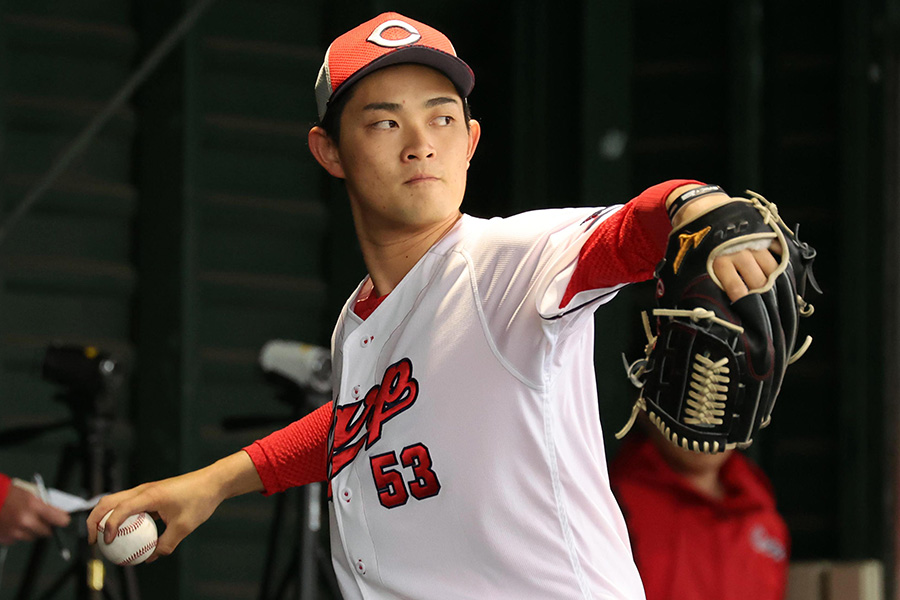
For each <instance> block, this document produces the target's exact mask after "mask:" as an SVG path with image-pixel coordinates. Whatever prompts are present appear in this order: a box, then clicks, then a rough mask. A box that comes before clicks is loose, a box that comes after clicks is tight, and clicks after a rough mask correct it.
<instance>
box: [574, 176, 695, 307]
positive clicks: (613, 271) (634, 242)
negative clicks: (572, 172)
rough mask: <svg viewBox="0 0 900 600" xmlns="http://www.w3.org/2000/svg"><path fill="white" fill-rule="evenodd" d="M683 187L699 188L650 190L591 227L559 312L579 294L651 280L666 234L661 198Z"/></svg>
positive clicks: (669, 185) (674, 183)
mask: <svg viewBox="0 0 900 600" xmlns="http://www.w3.org/2000/svg"><path fill="white" fill-rule="evenodd" d="M689 184H698V185H703V184H702V183H700V182H699V181H694V180H692V179H672V180H669V181H665V182H663V183H660V184H657V185H654V186H653V187H650V188H647V189H646V190H644V191H643V192H642V193H641V194H640V195H639V196H638V197H636V198H634V199H632V200H631V201H630V202H628V203H627V204H626V205H625V206H623V207H622V208H621V209H620V210H618V211H616V212H615V213H614V214H612V215H610V216H609V217H608V218H607V219H606V220H605V221H603V222H602V223H600V224H599V225H597V228H596V229H595V230H594V232H593V233H592V234H591V236H590V237H589V238H588V240H587V241H586V242H585V243H584V245H583V246H582V247H581V252H580V253H579V254H578V264H577V265H576V266H575V271H574V272H573V273H572V278H571V279H570V280H569V285H568V286H567V287H566V292H565V294H564V295H563V298H562V300H561V301H560V304H559V307H560V308H564V307H565V306H566V305H568V303H569V301H570V300H572V298H573V297H574V296H575V295H576V294H578V293H579V292H584V291H587V290H596V289H600V288H606V287H613V286H615V285H618V284H620V283H631V282H634V281H644V280H646V279H649V278H650V277H652V276H653V270H654V269H655V268H656V265H657V264H658V263H659V261H660V260H662V258H663V256H664V255H665V252H666V244H667V242H668V235H669V232H670V231H671V230H672V223H671V222H670V221H669V216H668V214H667V213H666V198H668V197H669V194H671V193H672V192H673V191H674V190H675V189H676V188H679V187H681V186H683V185H689Z"/></svg>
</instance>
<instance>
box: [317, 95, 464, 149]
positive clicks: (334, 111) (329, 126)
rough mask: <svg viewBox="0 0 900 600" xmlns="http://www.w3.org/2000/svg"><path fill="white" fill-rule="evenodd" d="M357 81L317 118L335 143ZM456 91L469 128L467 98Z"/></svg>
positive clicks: (339, 136) (338, 142)
mask: <svg viewBox="0 0 900 600" xmlns="http://www.w3.org/2000/svg"><path fill="white" fill-rule="evenodd" d="M360 81H361V80H360ZM357 83H359V82H358V81H357V82H354V83H352V84H351V85H350V87H349V88H347V90H345V91H344V92H342V93H341V95H340V96H338V98H337V100H335V101H334V102H329V103H328V107H327V108H326V109H325V117H323V118H322V119H320V120H319V123H318V125H319V127H321V128H322V129H324V130H325V133H327V134H328V137H330V138H331V139H332V140H333V141H334V143H335V144H340V142H341V115H343V114H344V108H345V107H346V106H347V103H348V102H350V99H351V98H353V93H354V92H355V91H356V84H357ZM454 87H455V86H454ZM456 93H457V94H459V97H460V98H462V109H463V120H464V121H465V122H466V129H469V120H470V119H471V118H472V111H471V109H470V108H469V99H468V98H463V95H462V94H461V93H460V91H459V89H457V90H456Z"/></svg>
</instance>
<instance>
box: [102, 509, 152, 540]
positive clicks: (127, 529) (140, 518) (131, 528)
mask: <svg viewBox="0 0 900 600" xmlns="http://www.w3.org/2000/svg"><path fill="white" fill-rule="evenodd" d="M136 517H137V518H136V519H135V520H134V522H133V523H132V524H131V525H127V526H126V525H122V526H121V527H119V528H118V529H117V530H116V535H126V534H129V533H133V532H135V531H137V529H138V527H140V526H141V523H143V522H144V513H138V514H137V515H136ZM97 531H99V532H100V533H103V532H105V531H106V527H105V526H104V525H103V524H102V523H97Z"/></svg>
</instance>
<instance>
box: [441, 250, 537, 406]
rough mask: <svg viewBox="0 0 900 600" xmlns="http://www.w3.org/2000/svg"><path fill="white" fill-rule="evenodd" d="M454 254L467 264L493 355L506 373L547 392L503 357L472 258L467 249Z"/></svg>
mask: <svg viewBox="0 0 900 600" xmlns="http://www.w3.org/2000/svg"><path fill="white" fill-rule="evenodd" d="M454 252H456V253H458V254H459V255H460V256H461V257H462V259H463V260H464V261H465V263H466V271H467V272H468V275H469V284H470V285H471V286H472V296H473V298H474V301H475V310H476V312H477V313H478V322H479V324H480V325H481V331H482V333H483V334H484V337H485V340H486V341H487V344H488V347H489V348H490V349H491V354H493V355H494V357H495V358H496V359H497V361H498V362H499V363H500V364H501V365H502V366H503V368H504V369H506V371H507V372H508V373H509V374H510V375H512V376H513V377H515V378H516V379H518V380H519V381H521V382H522V383H523V384H524V385H526V386H528V387H530V388H531V389H533V390H537V391H544V390H546V389H547V386H546V385H544V384H541V383H536V382H534V381H531V380H530V379H529V378H528V377H526V376H525V375H524V374H522V373H521V372H520V371H519V370H518V369H516V368H515V367H514V366H513V365H512V363H510V362H509V360H507V359H506V357H505V356H503V353H502V352H500V349H499V348H498V347H497V344H496V342H495V341H494V336H493V335H492V334H491V330H490V327H488V322H487V317H486V316H485V314H484V307H483V306H482V304H481V294H480V292H479V289H478V280H477V278H476V277H475V265H474V264H473V262H472V257H471V255H470V254H469V253H468V252H467V251H466V250H465V249H462V248H458V249H455V250H454Z"/></svg>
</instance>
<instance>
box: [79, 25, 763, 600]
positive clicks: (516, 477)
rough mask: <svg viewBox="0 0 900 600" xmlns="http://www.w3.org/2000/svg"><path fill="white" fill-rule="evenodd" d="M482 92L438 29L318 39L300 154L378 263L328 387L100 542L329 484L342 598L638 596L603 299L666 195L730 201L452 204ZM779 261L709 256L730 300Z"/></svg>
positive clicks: (682, 186) (386, 29)
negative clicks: (599, 315) (521, 206)
mask: <svg viewBox="0 0 900 600" xmlns="http://www.w3.org/2000/svg"><path fill="white" fill-rule="evenodd" d="M473 86H474V76H473V73H472V71H471V69H470V68H469V67H468V65H466V63H464V62H463V61H462V60H461V59H459V58H458V57H457V55H456V51H455V50H454V48H453V46H452V45H451V43H450V41H449V40H448V39H447V38H446V37H445V36H444V35H443V34H442V33H440V32H438V31H436V30H435V29H433V28H432V27H429V26H428V25H426V24H424V23H420V22H418V21H415V20H413V19H410V18H407V17H404V16H402V15H399V14H396V13H385V14H382V15H380V16H378V17H376V18H374V19H372V20H371V21H368V22H366V23H363V24H362V25H360V26H358V27H356V28H355V29H353V30H351V31H349V32H347V33H345V34H344V35H342V36H340V37H339V38H337V39H336V40H335V41H334V42H333V43H332V44H331V46H330V47H329V49H328V52H327V53H326V56H325V62H324V64H323V66H322V69H321V71H320V74H319V78H318V80H317V82H316V87H315V89H316V99H317V102H318V110H319V119H320V124H319V125H318V126H316V127H313V128H312V129H311V130H310V132H309V147H310V150H311V152H312V154H313V155H314V156H315V158H316V160H317V161H318V162H319V163H320V164H321V165H322V166H323V167H324V168H325V169H326V170H327V171H328V172H329V173H330V174H331V175H333V176H335V177H338V178H341V179H343V180H344V182H345V184H346V189H347V193H348V196H349V199H350V204H351V208H352V214H353V220H354V225H355V228H356V232H357V236H358V240H359V244H360V247H361V249H362V253H363V257H364V259H365V263H366V266H367V268H368V272H369V273H368V276H367V277H366V278H365V279H364V280H363V281H362V282H361V283H360V284H359V286H358V288H357V289H356V290H355V291H354V292H353V293H352V295H351V296H350V298H349V300H348V301H347V303H346V305H345V306H344V308H343V311H342V312H341V315H340V317H339V319H338V322H337V325H336V327H335V330H334V335H333V338H332V358H333V366H334V373H335V376H334V401H333V403H332V404H328V405H326V406H323V407H322V408H320V409H318V410H317V411H315V412H313V413H311V414H310V415H308V416H307V417H305V418H303V419H302V420H300V421H297V422H295V423H293V424H292V425H290V426H289V427H287V428H285V429H283V430H281V431H278V432H275V433H274V434H272V435H270V436H268V437H266V438H264V439H262V440H259V441H257V442H256V443H254V444H252V445H250V446H248V447H247V448H244V449H243V450H242V451H240V452H237V453H236V454H234V455H231V456H229V457H227V458H224V459H222V460H220V461H218V462H216V463H214V464H213V465H210V466H209V467H206V468H204V469H201V470H199V471H195V472H192V473H188V474H185V475H181V476H179V477H175V478H172V479H167V480H164V481H160V482H154V483H149V484H144V485H141V486H138V487H136V488H134V489H131V490H127V491H124V492H120V493H117V494H113V495H110V496H108V497H106V498H105V499H104V500H102V501H101V502H100V504H99V505H98V506H97V508H95V510H94V511H93V512H92V513H91V515H90V517H89V518H88V531H89V532H90V537H91V541H94V539H95V537H96V533H95V532H96V525H97V523H98V522H99V520H100V519H101V518H102V517H103V516H104V514H105V513H106V512H107V511H109V510H111V509H115V513H114V514H113V516H112V517H110V519H109V521H108V524H107V527H106V532H107V533H106V535H107V537H109V538H111V537H113V536H114V535H115V531H116V529H117V527H118V525H119V524H120V523H121V522H122V521H123V520H124V519H125V518H126V517H127V516H128V515H130V514H134V513H136V512H138V511H142V510H146V511H151V512H155V513H158V515H159V517H160V518H161V519H162V520H163V521H165V522H166V524H167V528H166V530H165V533H164V534H163V535H162V536H161V538H160V540H159V545H158V547H157V551H156V555H157V556H158V555H165V554H169V553H171V552H172V551H173V550H174V549H175V547H176V546H177V545H178V543H179V542H180V541H181V540H182V539H184V537H185V536H186V535H188V534H189V533H190V532H191V531H193V530H194V529H195V528H196V527H197V526H198V525H200V524H201V523H202V522H203V521H205V520H206V519H207V518H208V517H209V516H210V515H211V514H212V512H213V511H214V510H215V508H216V507H217V506H218V505H219V504H220V503H221V502H222V501H223V500H225V499H226V498H229V497H232V496H235V495H237V494H241V493H247V492H252V491H261V492H263V493H265V494H272V493H275V492H279V491H282V490H285V489H287V488H289V487H292V486H297V485H303V484H305V483H309V482H313V481H326V480H327V481H328V482H329V488H330V493H331V502H330V503H329V508H330V511H329V512H330V523H331V535H332V556H333V564H334V568H335V571H336V574H337V578H338V581H339V584H340V587H341V591H342V594H343V595H344V597H345V598H346V599H347V600H354V599H363V598H365V599H367V600H369V599H371V600H376V599H377V600H382V599H385V600H386V599H397V598H416V599H418V600H423V599H428V598H473V599H474V598H477V599H483V598H492V599H496V600H503V599H510V600H512V599H516V600H521V599H522V598H540V599H546V598H554V599H575V598H579V599H586V598H623V599H639V598H643V597H644V591H643V588H642V585H641V580H640V578H639V575H638V572H637V569H636V568H635V565H634V561H633V559H632V555H631V548H630V547H629V541H628V533H627V531H626V529H625V523H624V520H623V518H622V514H621V512H620V510H619V507H618V505H617V504H616V501H615V499H614V497H613V495H612V493H611V492H610V488H609V481H608V476H607V468H606V459H605V456H604V449H603V443H602V436H601V429H600V421H599V414H598V402H597V391H596V382H595V376H594V369H593V365H592V356H593V346H594V331H593V319H592V313H593V311H594V310H596V309H597V308H598V307H600V306H601V305H602V304H603V303H605V302H607V301H608V300H610V299H611V298H612V297H613V296H614V295H615V292H616V290H617V289H619V288H620V287H621V286H622V285H624V284H627V283H629V282H634V281H641V280H645V279H648V278H649V277H651V276H652V274H653V271H654V267H655V266H656V264H657V263H658V262H659V260H660V258H661V257H662V256H663V252H664V250H665V246H666V243H667V236H668V233H669V232H670V231H671V229H672V222H671V221H670V219H669V216H668V214H667V210H666V209H667V206H668V205H672V204H673V203H674V206H676V207H679V210H677V212H676V213H675V220H676V221H678V220H685V219H690V218H691V217H692V215H694V214H698V213H699V212H702V211H706V210H708V209H710V207H712V206H717V205H719V204H721V203H727V202H730V201H731V199H730V198H729V197H728V196H727V195H725V194H724V193H722V192H721V191H719V190H718V188H715V187H714V186H704V185H703V184H701V183H700V182H696V181H692V180H678V181H669V182H665V183H662V184H659V185H656V186H654V187H652V188H650V189H648V190H646V191H645V192H643V193H642V194H641V195H639V196H638V197H637V198H635V199H633V200H631V201H630V202H628V203H627V204H625V205H624V206H614V207H610V208H570V209H556V210H541V211H535V212H530V213H524V214H520V215H517V216H514V217H511V218H507V219H499V218H498V219H490V220H484V219H479V218H474V217H471V216H468V215H464V214H462V213H461V212H460V206H461V203H462V200H463V195H464V193H465V188H466V172H467V169H468V166H469V161H470V160H471V159H472V158H473V155H474V153H475V150H476V147H477V146H478V142H479V140H480V138H481V126H480V124H479V123H478V122H477V121H475V120H473V119H471V118H470V116H469V111H468V106H467V97H468V95H469V93H470V92H471V91H472V89H473ZM698 190H699V191H698ZM685 192H691V193H692V194H691V196H689V197H690V198H691V199H690V200H688V197H685V196H683V195H684V193H685ZM682 204H683V206H681V205H682ZM775 265H776V259H775V258H774V257H773V256H772V254H771V253H770V251H769V250H768V249H745V250H742V251H740V252H737V253H734V254H731V255H728V256H723V257H721V258H719V259H717V261H716V267H715V268H716V273H717V275H718V277H719V279H720V280H721V281H722V283H723V286H724V287H725V289H727V290H728V292H729V295H730V297H731V298H732V299H736V298H738V297H740V296H742V295H744V294H746V293H747V291H748V286H749V287H750V288H754V287H757V286H759V285H761V284H762V282H764V281H765V279H766V277H767V275H768V274H769V273H770V272H771V271H772V270H773V269H774V268H775ZM600 335H603V333H602V332H601V333H600ZM154 558H155V557H154Z"/></svg>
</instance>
